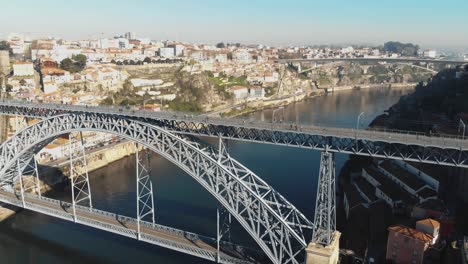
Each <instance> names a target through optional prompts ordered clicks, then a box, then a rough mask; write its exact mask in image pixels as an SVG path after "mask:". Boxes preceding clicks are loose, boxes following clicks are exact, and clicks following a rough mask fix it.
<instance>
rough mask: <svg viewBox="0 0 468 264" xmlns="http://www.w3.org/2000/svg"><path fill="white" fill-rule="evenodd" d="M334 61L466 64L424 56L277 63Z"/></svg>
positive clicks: (320, 59) (289, 60) (324, 60)
mask: <svg viewBox="0 0 468 264" xmlns="http://www.w3.org/2000/svg"><path fill="white" fill-rule="evenodd" d="M335 61H354V62H406V63H409V62H412V63H414V62H422V63H435V64H456V65H460V64H468V61H462V60H437V59H424V58H404V57H402V58H364V57H363V58H311V59H278V60H276V62H278V63H287V62H335Z"/></svg>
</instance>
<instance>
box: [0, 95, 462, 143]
mask: <svg viewBox="0 0 468 264" xmlns="http://www.w3.org/2000/svg"><path fill="white" fill-rule="evenodd" d="M0 105H5V106H17V107H35V108H46V109H50V110H59V111H60V110H63V111H66V112H69V111H71V112H73V111H78V112H94V113H102V114H115V115H125V116H133V117H140V118H148V119H167V120H175V121H186V122H194V123H208V124H213V125H223V126H238V127H245V128H253V129H265V130H280V131H284V132H293V133H297V132H304V133H319V134H323V135H329V134H330V133H332V134H334V135H337V136H342V137H360V136H362V135H366V136H372V134H369V132H370V131H372V132H375V133H387V134H395V135H403V136H404V135H415V136H418V137H425V138H426V139H428V140H430V139H437V143H443V141H440V140H439V139H447V140H460V141H464V140H466V138H465V137H463V136H461V135H450V134H443V133H432V134H428V133H423V132H418V131H411V130H396V129H379V128H370V129H355V128H343V127H331V126H329V127H323V126H317V125H302V124H298V123H294V122H282V123H277V122H261V121H248V120H242V119H237V118H229V119H227V118H219V117H208V116H204V115H198V114H188V113H181V112H175V111H158V112H155V111H150V110H146V109H128V108H126V107H122V106H82V105H66V104H56V103H38V102H29V101H27V100H9V99H8V100H5V99H2V100H1V101H0ZM366 131H367V132H366ZM374 136H375V138H376V139H378V136H379V135H374ZM400 139H402V137H400Z"/></svg>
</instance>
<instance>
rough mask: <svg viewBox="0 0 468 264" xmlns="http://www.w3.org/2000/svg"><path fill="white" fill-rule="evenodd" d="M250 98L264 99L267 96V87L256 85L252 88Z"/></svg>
mask: <svg viewBox="0 0 468 264" xmlns="http://www.w3.org/2000/svg"><path fill="white" fill-rule="evenodd" d="M249 97H250V98H256V99H262V98H264V97H265V89H264V88H263V87H260V86H254V87H252V88H250V93H249Z"/></svg>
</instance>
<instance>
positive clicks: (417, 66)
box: [298, 62, 438, 74]
mask: <svg viewBox="0 0 468 264" xmlns="http://www.w3.org/2000/svg"><path fill="white" fill-rule="evenodd" d="M393 63H394V64H400V65H407V66H410V67H412V68H417V69H421V70H425V71H427V72H429V73H433V74H437V73H438V71H436V70H433V69H431V68H428V67H423V66H419V65H416V64H411V63H410V62H393ZM324 65H325V64H320V65H316V66H315V67H312V68H309V69H305V70H301V71H299V72H298V73H306V72H310V71H313V70H314V69H317V68H319V67H321V66H324Z"/></svg>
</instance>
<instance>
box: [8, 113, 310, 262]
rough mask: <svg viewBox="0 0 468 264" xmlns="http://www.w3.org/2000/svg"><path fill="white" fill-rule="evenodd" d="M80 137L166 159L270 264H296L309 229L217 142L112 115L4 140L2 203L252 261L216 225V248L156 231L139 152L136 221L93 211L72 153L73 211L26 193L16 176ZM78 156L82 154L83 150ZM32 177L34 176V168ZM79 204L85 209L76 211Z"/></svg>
mask: <svg viewBox="0 0 468 264" xmlns="http://www.w3.org/2000/svg"><path fill="white" fill-rule="evenodd" d="M81 131H98V132H107V133H112V134H115V135H118V136H121V137H124V138H127V139H129V140H133V141H135V142H137V143H139V144H141V145H143V146H144V147H146V148H148V149H149V150H151V151H154V152H156V153H158V154H159V155H161V156H163V157H165V158H166V159H168V160H169V161H171V162H173V163H174V164H176V165H177V166H179V167H180V168H181V169H182V170H184V171H185V172H186V173H187V174H189V175H190V176H192V177H193V178H194V179H195V180H196V181H197V182H199V183H200V184H201V185H202V186H203V187H204V188H205V189H206V190H207V191H208V192H210V193H211V194H212V195H213V196H214V198H216V199H217V200H218V202H219V203H220V204H221V205H222V206H223V208H225V209H226V210H227V211H228V213H229V215H232V216H233V217H234V218H235V219H236V220H237V221H238V222H239V223H240V224H241V225H242V226H243V228H244V229H245V230H246V231H247V232H248V233H249V234H250V235H251V236H252V237H253V239H254V240H255V241H256V242H257V244H258V245H259V246H260V248H261V249H262V250H263V252H264V253H265V254H266V255H267V256H268V257H269V258H270V259H271V261H272V262H273V263H299V262H298V259H297V258H298V257H299V256H298V255H299V253H302V251H303V249H304V248H305V247H306V246H307V242H306V239H305V237H304V229H309V230H312V228H313V224H312V222H311V221H309V220H308V219H307V218H306V217H305V216H304V215H303V214H302V213H301V212H299V211H298V210H297V209H296V208H295V207H294V206H293V205H292V204H291V203H289V202H288V201H287V200H286V199H285V198H284V197H283V196H281V195H280V194H279V193H277V192H276V191H275V190H274V189H273V188H271V187H270V186H269V185H268V184H267V183H266V182H264V181H263V180H262V179H261V178H259V177H258V176H257V175H255V174H254V173H253V172H251V171H250V170H248V169H247V168H246V167H244V166H243V165H241V164H240V163H238V162H237V161H236V160H234V159H233V158H231V157H230V156H229V154H228V153H227V151H226V148H225V147H224V144H223V142H222V141H220V143H219V151H216V150H214V149H212V148H209V147H203V146H201V145H198V144H196V143H194V142H190V141H188V140H187V139H186V138H183V137H180V136H177V135H174V134H172V133H169V132H167V131H165V130H164V129H162V128H159V127H156V126H154V125H151V124H145V123H142V122H140V121H136V120H131V119H127V118H121V117H118V116H112V117H111V116H105V115H96V114H62V115H57V116H53V117H50V118H45V119H43V120H42V121H40V122H38V123H36V124H33V125H31V126H29V127H26V128H25V129H23V130H21V131H19V132H18V133H16V134H15V135H14V136H13V137H11V138H9V139H8V140H7V141H5V142H4V143H3V144H2V145H1V146H0V153H1V154H0V155H2V158H1V160H0V176H1V178H0V187H1V189H2V190H1V191H0V201H3V202H6V203H9V204H13V205H17V206H20V207H23V208H27V209H30V210H33V211H37V212H40V213H44V214H48V215H52V216H55V217H59V218H62V219H66V220H71V221H75V222H77V223H80V224H84V225H88V226H92V227H95V228H99V229H103V230H107V231H110V232H114V233H117V234H121V235H124V236H129V237H134V238H137V239H139V240H143V241H146V242H150V243H153V244H156V245H161V246H163V247H167V248H170V249H174V250H177V251H180V252H185V253H188V254H191V255H194V256H198V257H202V258H205V259H209V260H213V261H218V262H220V263H248V262H250V261H253V260H252V259H250V258H248V256H245V255H244V252H242V251H241V252H239V251H238V250H237V251H236V250H232V249H230V248H232V246H230V245H229V244H226V243H224V244H223V245H220V243H221V241H220V238H221V230H219V228H220V226H219V221H218V238H217V239H216V240H214V241H215V242H216V243H217V246H216V247H214V246H210V244H209V243H207V242H205V241H204V240H203V239H199V238H198V237H195V236H194V234H190V233H186V232H183V231H180V230H176V229H173V228H168V227H164V226H160V225H156V224H155V223H154V214H155V212H154V203H153V197H152V193H153V191H152V184H151V181H150V177H149V173H148V168H149V161H148V160H146V161H145V159H143V160H140V158H139V157H138V156H139V155H138V152H137V173H136V174H137V188H139V189H137V208H138V209H137V213H138V214H137V219H130V218H128V217H123V216H118V215H114V214H111V213H108V212H102V211H99V210H96V209H93V208H92V198H91V188H90V184H89V180H88V176H87V173H83V172H80V171H79V170H78V169H77V168H78V166H77V164H74V163H73V162H74V161H76V160H77V159H81V158H82V157H83V156H80V157H78V158H75V157H73V155H72V154H74V152H75V150H76V148H75V149H73V150H70V154H71V155H70V160H71V161H70V163H71V176H70V178H71V182H72V188H71V189H72V195H73V202H72V204H66V203H63V202H59V201H55V200H51V199H48V198H44V197H41V196H40V195H39V196H36V195H31V194H28V192H27V190H26V187H25V185H24V183H23V180H22V176H23V175H25V171H28V166H30V164H31V163H32V164H35V161H32V160H33V159H34V154H35V153H36V152H37V151H38V150H40V149H41V148H42V147H43V146H44V145H45V144H47V143H48V142H51V141H52V140H53V139H55V138H57V137H58V136H60V135H63V134H69V133H74V132H81ZM78 145H80V144H78ZM70 149H72V147H70ZM78 149H80V150H83V147H82V144H81V145H80V146H79V147H78ZM81 162H82V163H81V165H83V163H84V165H85V166H86V164H85V163H86V158H83V159H81ZM32 171H33V173H36V175H35V176H36V177H39V176H38V173H37V167H36V168H33V169H32ZM142 172H143V173H142ZM18 181H19V184H16V186H15V182H18ZM38 182H39V180H37V181H36V183H38ZM17 185H19V187H18V186H17ZM18 189H19V194H18ZM35 189H36V190H37V189H38V187H36V188H35ZM83 202H84V203H86V205H88V207H83V206H79V204H80V203H83ZM218 214H219V213H218ZM146 216H151V218H152V223H151V222H144V221H143V218H144V217H146ZM218 219H219V216H218ZM205 240H206V239H205ZM234 248H238V247H234Z"/></svg>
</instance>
